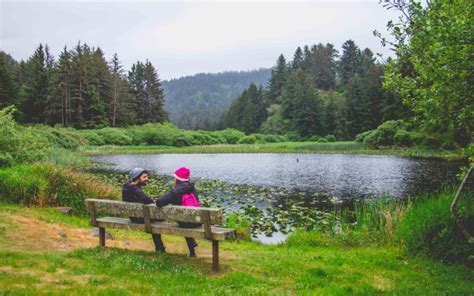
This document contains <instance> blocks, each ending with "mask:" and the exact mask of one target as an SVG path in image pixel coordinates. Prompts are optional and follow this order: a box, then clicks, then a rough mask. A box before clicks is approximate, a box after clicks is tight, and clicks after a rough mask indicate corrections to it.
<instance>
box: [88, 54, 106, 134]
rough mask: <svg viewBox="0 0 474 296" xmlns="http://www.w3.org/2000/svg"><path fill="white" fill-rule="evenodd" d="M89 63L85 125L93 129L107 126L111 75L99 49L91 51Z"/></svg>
mask: <svg viewBox="0 0 474 296" xmlns="http://www.w3.org/2000/svg"><path fill="white" fill-rule="evenodd" d="M89 61H90V64H89V75H88V77H89V79H88V80H89V85H88V86H87V104H86V107H87V108H86V110H87V112H86V113H87V119H86V120H87V123H86V125H87V126H88V127H91V128H93V127H101V126H105V125H107V124H108V118H107V110H108V106H109V103H110V101H111V75H110V72H109V68H108V65H107V61H106V60H105V58H104V53H103V52H102V50H101V49H100V48H99V47H98V48H97V49H95V50H94V49H92V51H91V52H90V57H89Z"/></svg>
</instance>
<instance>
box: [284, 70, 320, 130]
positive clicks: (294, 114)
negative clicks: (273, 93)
mask: <svg viewBox="0 0 474 296" xmlns="http://www.w3.org/2000/svg"><path fill="white" fill-rule="evenodd" d="M281 100H282V107H283V115H284V117H285V118H286V119H288V120H289V124H290V126H291V128H292V129H293V130H294V131H296V132H298V134H299V135H301V136H302V137H309V136H312V135H321V134H324V127H323V125H322V123H323V122H322V120H323V110H322V104H321V98H320V96H319V94H318V91H317V89H316V87H315V85H314V82H313V79H311V77H310V76H308V75H306V74H305V73H304V72H303V71H302V70H296V71H294V72H293V73H291V75H290V77H289V78H288V83H287V84H286V85H285V88H284V90H283V94H282V99H281Z"/></svg>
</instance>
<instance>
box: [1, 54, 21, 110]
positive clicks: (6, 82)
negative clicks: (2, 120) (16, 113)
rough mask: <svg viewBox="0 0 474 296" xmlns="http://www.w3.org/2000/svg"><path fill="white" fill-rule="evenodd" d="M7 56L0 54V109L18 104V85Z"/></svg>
mask: <svg viewBox="0 0 474 296" xmlns="http://www.w3.org/2000/svg"><path fill="white" fill-rule="evenodd" d="M7 59H8V56H7V54H5V53H4V52H0V109H2V108H5V107H8V106H10V105H17V104H18V85H17V83H15V81H14V78H13V73H12V71H13V68H12V66H11V65H10V63H9V62H8V61H7Z"/></svg>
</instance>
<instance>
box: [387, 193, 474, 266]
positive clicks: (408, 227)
mask: <svg viewBox="0 0 474 296" xmlns="http://www.w3.org/2000/svg"><path fill="white" fill-rule="evenodd" d="M454 194H455V190H445V191H444V192H442V193H441V194H439V195H438V196H436V197H432V198H424V199H420V200H418V201H416V202H415V203H414V205H413V207H412V208H410V209H409V210H408V211H407V212H406V213H405V216H404V218H403V219H402V221H401V223H400V225H399V227H398V228H397V231H396V235H397V237H398V238H399V239H400V240H401V241H402V242H403V243H404V244H405V246H406V248H407V250H408V251H409V252H410V253H414V254H424V255H428V256H430V257H434V258H437V259H440V260H442V261H443V262H459V263H464V264H468V265H471V266H472V265H474V246H473V243H472V242H469V241H467V240H466V238H465V237H464V236H463V234H462V232H461V231H460V230H459V228H458V226H457V225H456V222H455V220H454V218H453V217H452V215H451V212H450V205H451V202H452V199H453V197H454ZM470 198H472V197H471V196H470V195H469V193H465V194H464V195H463V196H461V199H460V202H459V204H458V207H457V208H458V212H459V214H460V215H461V217H462V220H463V221H464V223H465V224H466V225H467V227H468V228H470V229H474V208H473V205H472V202H470Z"/></svg>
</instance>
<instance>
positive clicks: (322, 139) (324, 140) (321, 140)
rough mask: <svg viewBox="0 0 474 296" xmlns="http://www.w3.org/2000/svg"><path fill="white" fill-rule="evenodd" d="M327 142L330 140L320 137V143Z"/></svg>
mask: <svg viewBox="0 0 474 296" xmlns="http://www.w3.org/2000/svg"><path fill="white" fill-rule="evenodd" d="M327 142H329V141H328V140H327V139H326V138H320V139H319V140H318V143H327Z"/></svg>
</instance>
